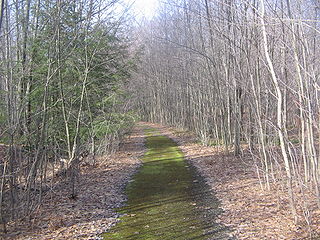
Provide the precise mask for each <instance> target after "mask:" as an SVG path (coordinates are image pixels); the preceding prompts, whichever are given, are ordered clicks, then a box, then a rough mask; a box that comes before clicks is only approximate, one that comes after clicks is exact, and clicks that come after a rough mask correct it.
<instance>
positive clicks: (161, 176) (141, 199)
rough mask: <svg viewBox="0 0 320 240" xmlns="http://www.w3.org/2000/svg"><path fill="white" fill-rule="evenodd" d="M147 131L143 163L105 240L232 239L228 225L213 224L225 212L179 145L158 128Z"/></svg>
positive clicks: (104, 237)
mask: <svg viewBox="0 0 320 240" xmlns="http://www.w3.org/2000/svg"><path fill="white" fill-rule="evenodd" d="M145 131H146V135H147V138H146V146H147V148H148V151H147V153H146V154H145V155H144V157H143V158H142V161H143V165H142V167H141V168H140V169H139V171H138V172H137V173H136V174H135V175H134V177H133V179H132V181H131V182H130V183H129V184H128V186H127V188H126V194H127V196H128V202H127V205H126V206H125V207H123V208H120V209H118V212H119V213H120V214H122V217H121V218H120V222H119V223H117V225H116V226H114V227H113V228H112V229H111V230H110V231H109V232H107V233H104V234H103V235H102V237H103V239H104V240H107V239H131V240H138V239H139V240H146V239H148V240H157V239H159V240H187V239H231V238H228V237H227V232H228V229H227V228H226V227H224V226H222V225H219V224H216V223H214V218H215V217H216V216H217V215H218V214H219V213H221V209H219V207H218V206H219V202H218V200H217V199H216V198H215V197H214V196H213V195H212V194H211V193H209V191H208V188H207V186H206V185H205V183H204V182H203V179H202V178H201V177H200V176H199V175H197V174H196V172H195V170H194V169H192V168H191V167H189V166H188V164H187V162H186V161H185V159H184V157H183V153H182V152H181V151H180V149H179V148H178V146H177V144H176V143H175V142H174V141H172V140H171V139H170V138H168V137H166V136H161V135H160V134H159V133H157V132H156V130H154V129H146V130H145Z"/></svg>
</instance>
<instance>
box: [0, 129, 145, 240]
mask: <svg viewBox="0 0 320 240" xmlns="http://www.w3.org/2000/svg"><path fill="white" fill-rule="evenodd" d="M143 134H144V133H143V131H142V129H141V128H140V127H135V128H134V129H133V131H132V133H131V135H130V136H128V137H126V138H125V140H124V142H123V144H122V145H121V147H120V150H119V151H118V152H116V153H115V154H113V155H111V156H109V157H101V158H99V159H97V161H96V162H97V164H96V165H94V166H90V165H87V166H82V167H81V177H80V178H79V182H78V184H77V189H78V190H77V191H78V195H77V198H76V199H71V198H70V197H69V196H70V192H69V189H68V187H67V184H65V183H63V182H62V183H61V182H59V181H57V185H55V186H53V188H52V189H53V191H50V192H48V194H47V195H46V196H44V201H43V204H42V205H41V206H40V207H39V209H38V210H37V211H36V212H35V213H34V214H33V216H31V221H29V222H28V223H27V222H26V221H19V222H16V223H15V224H11V225H9V226H8V227H9V228H8V230H9V233H10V234H8V235H5V236H1V235H0V239H21V240H22V239H23V240H27V239H41V240H52V239H55V240H57V239H61V240H62V239H98V237H97V236H98V235H99V234H101V233H103V232H105V231H106V230H108V229H109V228H110V227H111V226H113V225H114V224H115V223H116V222H117V221H118V214H117V213H116V212H115V211H113V209H114V208H117V207H120V206H122V205H123V203H124V201H125V200H126V196H125V195H124V191H123V190H124V186H125V185H126V183H127V182H128V181H129V180H130V179H131V177H132V175H133V174H134V173H135V171H136V169H137V168H138V167H139V166H140V165H141V162H140V160H139V159H140V157H142V156H143V154H144V152H145V146H144V135H143ZM57 180H58V179H57Z"/></svg>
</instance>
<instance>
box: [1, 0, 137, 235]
mask: <svg viewBox="0 0 320 240" xmlns="http://www.w3.org/2000/svg"><path fill="white" fill-rule="evenodd" d="M118 2H119V1H117V0H115V1H114V0H112V1H111V0H110V1H94V0H89V1H87V0H86V1H82V0H79V1H73V0H45V1H40V0H19V1H18V0H3V1H1V2H0V3H1V5H0V10H1V11H0V43H1V47H0V49H1V51H0V144H1V145H0V175H1V176H0V222H1V228H2V230H3V231H6V223H7V222H8V221H10V220H14V219H17V218H19V217H22V216H29V214H31V213H32V211H33V210H34V209H36V208H37V206H38V204H39V203H40V202H41V199H42V196H43V194H44V193H46V192H47V191H49V192H50V191H52V190H54V186H55V185H54V184H55V183H56V181H57V180H59V179H60V180H61V181H64V180H66V182H65V186H66V188H69V189H70V191H69V192H70V197H73V198H76V195H77V194H76V182H77V177H78V175H79V165H80V164H82V163H83V159H84V157H86V159H87V161H89V160H90V164H91V163H94V162H95V156H96V155H98V154H102V153H105V152H110V151H114V150H116V149H117V147H118V145H119V143H120V141H121V138H122V136H123V135H124V133H125V132H126V131H127V129H129V128H130V126H131V125H132V123H133V122H134V120H135V115H134V114H133V113H132V106H131V104H130V102H129V101H128V95H127V93H126V91H125V84H126V82H127V81H128V79H129V77H130V75H131V72H132V70H133V69H134V68H135V58H136V56H135V53H134V48H132V47H131V46H132V42H131V40H130V38H129V33H130V31H131V30H130V25H129V24H128V21H127V14H126V12H123V11H120V10H119V8H118V7H117V3H118ZM88 159H89V160H88Z"/></svg>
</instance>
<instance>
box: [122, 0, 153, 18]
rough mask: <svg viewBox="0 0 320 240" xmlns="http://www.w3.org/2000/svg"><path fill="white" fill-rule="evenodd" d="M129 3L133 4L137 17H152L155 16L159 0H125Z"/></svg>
mask: <svg viewBox="0 0 320 240" xmlns="http://www.w3.org/2000/svg"><path fill="white" fill-rule="evenodd" d="M125 2H127V3H128V4H132V3H133V6H132V10H133V11H134V12H135V14H136V15H137V17H139V18H142V17H146V18H147V19H150V18H152V17H153V16H154V14H155V11H156V8H157V5H158V0H125Z"/></svg>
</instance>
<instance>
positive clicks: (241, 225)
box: [148, 123, 320, 240]
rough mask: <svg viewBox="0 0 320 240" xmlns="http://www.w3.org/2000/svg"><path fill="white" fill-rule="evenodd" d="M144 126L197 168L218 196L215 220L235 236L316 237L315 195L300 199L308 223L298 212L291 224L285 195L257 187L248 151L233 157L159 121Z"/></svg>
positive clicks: (319, 230)
mask: <svg viewBox="0 0 320 240" xmlns="http://www.w3.org/2000/svg"><path fill="white" fill-rule="evenodd" d="M148 125H149V126H151V127H154V128H157V129H159V131H160V132H161V133H162V134H164V135H167V136H169V137H170V138H172V139H173V140H174V141H176V142H177V143H178V145H179V146H180V148H181V150H182V151H183V153H184V155H185V158H186V159H187V160H189V161H190V162H191V164H192V165H194V166H195V167H196V168H197V169H198V171H199V172H200V173H201V175H202V176H203V177H204V178H205V179H206V182H207V184H208V185H209V186H210V188H211V189H212V191H214V192H216V196H217V198H218V199H220V201H221V207H222V209H223V210H224V213H223V214H221V215H220V217H219V222H221V223H222V224H224V225H226V226H228V227H230V228H231V229H233V233H234V235H235V236H236V237H237V238H238V239H257V240H258V239H259V240H260V239H291V240H298V239H320V211H319V209H317V207H316V201H315V200H316V198H314V197H313V198H311V199H303V201H304V200H305V201H309V202H308V203H309V204H310V208H311V207H313V208H314V209H313V211H312V223H311V225H310V226H309V227H308V226H307V225H306V223H305V220H304V218H303V217H302V216H301V215H302V213H301V212H300V217H299V221H298V224H294V220H293V217H292V215H291V213H290V208H289V204H288V198H287V194H286V193H284V192H281V191H277V192H276V191H274V189H273V191H266V190H262V189H261V186H260V184H259V179H258V176H257V174H256V171H255V167H254V163H253V160H252V158H251V157H250V155H249V154H244V155H243V156H241V157H235V156H234V155H233V154H232V153H228V154H227V153H225V151H224V150H223V149H222V148H221V147H219V146H210V147H207V146H202V145H200V144H199V143H198V141H197V139H196V137H195V136H194V135H193V134H192V133H190V132H186V131H184V130H177V129H175V128H170V127H164V126H162V125H159V124H149V123H148ZM275 193H276V194H275ZM310 214H311V212H310ZM308 229H309V231H308Z"/></svg>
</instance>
